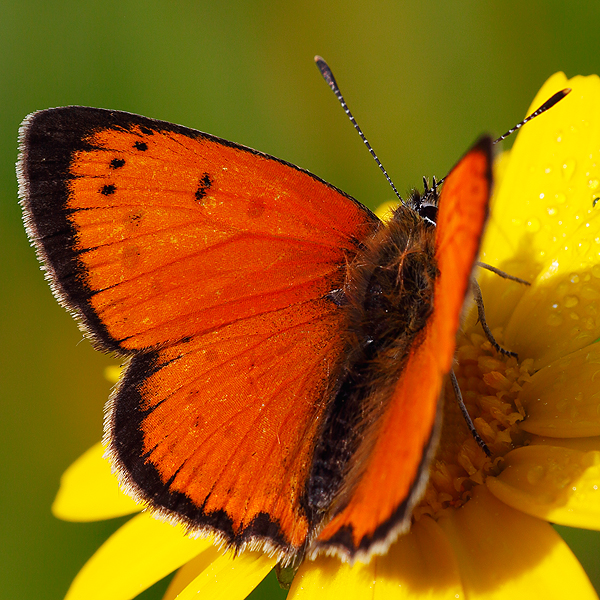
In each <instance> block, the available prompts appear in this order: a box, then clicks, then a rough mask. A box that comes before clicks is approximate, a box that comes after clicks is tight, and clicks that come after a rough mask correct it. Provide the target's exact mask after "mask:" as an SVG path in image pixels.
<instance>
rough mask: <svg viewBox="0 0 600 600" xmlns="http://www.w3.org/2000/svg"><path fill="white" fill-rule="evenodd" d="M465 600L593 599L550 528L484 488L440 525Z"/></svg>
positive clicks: (578, 567)
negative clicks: (451, 549)
mask: <svg viewBox="0 0 600 600" xmlns="http://www.w3.org/2000/svg"><path fill="white" fill-rule="evenodd" d="M439 524H440V526H441V527H442V529H443V530H444V531H445V532H446V534H447V536H448V539H449V540H450V543H451V544H452V546H453V547H454V550H455V552H456V556H457V559H458V562H459V565H460V572H461V576H462V581H463V585H464V589H465V597H466V598H469V600H477V599H480V598H485V599H486V600H493V599H496V598H497V599H498V600H507V599H510V600H521V599H523V600H531V598H544V600H553V599H556V600H564V599H565V598H577V599H578V600H588V599H589V600H592V599H595V600H597V596H596V593H595V592H594V589H593V587H592V586H591V584H590V582H589V580H588V578H587V576H586V574H585V572H584V570H583V568H582V567H581V565H580V564H579V562H578V561H577V559H576V558H575V556H574V555H573V553H572V552H571V550H570V549H569V547H568V546H567V545H566V544H565V542H563V540H562V539H561V538H560V536H559V535H558V534H557V533H556V531H554V529H552V527H551V526H550V525H549V524H548V523H545V522H544V521H541V520H539V519H535V518H534V517H530V516H529V515H525V514H523V513H521V512H519V511H516V510H514V509H513V508H510V507H508V506H506V505H505V504H503V503H502V502H500V501H499V500H498V499H496V498H494V496H493V495H492V494H490V492H489V491H487V490H486V488H485V487H483V486H479V487H477V488H475V490H474V493H473V498H472V499H471V500H470V501H469V502H467V503H466V504H465V505H464V506H463V507H462V508H460V509H458V510H452V511H449V512H448V513H446V515H444V516H443V517H442V518H441V519H440V521H439Z"/></svg>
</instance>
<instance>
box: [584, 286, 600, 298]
mask: <svg viewBox="0 0 600 600" xmlns="http://www.w3.org/2000/svg"><path fill="white" fill-rule="evenodd" d="M580 293H581V297H582V298H583V299H584V300H598V299H600V289H598V288H597V287H593V286H591V285H584V286H582V287H581V291H580Z"/></svg>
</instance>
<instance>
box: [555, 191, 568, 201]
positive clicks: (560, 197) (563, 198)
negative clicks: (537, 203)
mask: <svg viewBox="0 0 600 600" xmlns="http://www.w3.org/2000/svg"><path fill="white" fill-rule="evenodd" d="M554 199H555V200H556V202H558V204H564V203H565V202H566V201H567V196H566V195H565V194H563V193H562V192H558V194H554Z"/></svg>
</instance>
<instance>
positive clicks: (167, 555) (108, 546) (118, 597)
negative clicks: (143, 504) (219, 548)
mask: <svg viewBox="0 0 600 600" xmlns="http://www.w3.org/2000/svg"><path fill="white" fill-rule="evenodd" d="M212 548H213V544H212V540H211V539H210V538H207V539H197V540H194V539H190V538H189V537H186V536H185V534H184V532H183V528H182V527H180V526H177V527H173V526H172V525H170V524H169V523H163V522H161V521H157V520H156V519H153V518H152V517H151V516H150V515H149V514H148V513H142V514H141V515H137V516H136V517H134V518H133V519H131V520H130V521H128V522H127V523H126V524H125V525H123V527H121V528H120V529H119V530H118V531H116V532H115V533H114V534H113V535H112V536H111V537H110V538H108V540H106V542H104V544H103V545H102V546H101V547H100V548H99V549H98V550H97V551H96V553H95V554H94V555H93V556H92V557H91V558H90V560H88V562H87V563H86V564H85V565H84V567H83V568H82V569H81V571H79V573H78V574H77V577H75V579H74V580H73V583H72V584H71V587H70V588H69V592H68V593H67V596H66V598H65V600H106V599H107V598H110V600H129V599H130V598H134V597H135V596H137V595H138V594H140V593H141V592H143V591H144V590H145V589H147V588H149V587H150V586H151V585H153V584H154V583H156V582H157V581H159V580H160V579H162V578H163V577H165V576H166V575H168V574H169V573H171V572H172V571H174V570H175V569H177V568H179V567H180V566H181V565H183V564H184V563H186V562H187V561H188V560H190V559H192V558H193V557H194V556H197V555H198V554H200V553H202V552H206V551H208V552H212Z"/></svg>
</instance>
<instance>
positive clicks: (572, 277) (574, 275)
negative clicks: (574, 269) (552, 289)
mask: <svg viewBox="0 0 600 600" xmlns="http://www.w3.org/2000/svg"><path fill="white" fill-rule="evenodd" d="M569 281H570V282H571V283H579V275H577V273H571V274H570V275H569Z"/></svg>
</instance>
